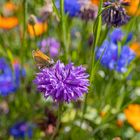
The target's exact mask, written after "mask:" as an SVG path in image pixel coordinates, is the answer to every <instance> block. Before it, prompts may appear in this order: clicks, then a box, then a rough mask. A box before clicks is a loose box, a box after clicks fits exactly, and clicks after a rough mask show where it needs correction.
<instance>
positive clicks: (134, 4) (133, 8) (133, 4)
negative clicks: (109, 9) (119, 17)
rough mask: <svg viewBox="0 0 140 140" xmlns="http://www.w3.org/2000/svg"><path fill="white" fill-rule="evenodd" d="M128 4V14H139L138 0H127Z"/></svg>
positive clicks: (139, 2)
mask: <svg viewBox="0 0 140 140" xmlns="http://www.w3.org/2000/svg"><path fill="white" fill-rule="evenodd" d="M129 3H130V5H129V6H128V7H127V8H126V10H127V13H128V14H129V15H134V16H135V15H136V16H140V8H139V4H140V1H139V0H129Z"/></svg>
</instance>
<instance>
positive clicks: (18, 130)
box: [10, 121, 33, 139]
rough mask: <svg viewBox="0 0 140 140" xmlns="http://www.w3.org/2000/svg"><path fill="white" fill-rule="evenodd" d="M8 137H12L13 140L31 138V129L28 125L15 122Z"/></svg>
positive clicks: (22, 122)
mask: <svg viewBox="0 0 140 140" xmlns="http://www.w3.org/2000/svg"><path fill="white" fill-rule="evenodd" d="M10 135H11V136H13V137H14V138H15V139H19V138H21V139H25V138H28V139H29V138H30V139H31V138H32V135H33V132H32V127H31V125H29V124H28V123H26V122H24V121H21V122H17V123H16V124H14V125H13V126H12V127H11V128H10Z"/></svg>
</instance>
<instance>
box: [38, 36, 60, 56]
mask: <svg viewBox="0 0 140 140" xmlns="http://www.w3.org/2000/svg"><path fill="white" fill-rule="evenodd" d="M38 46H39V47H40V50H41V51H42V52H44V53H46V52H48V53H49V55H50V57H52V58H54V57H57V56H58V55H59V48H60V43H59V42H58V41H57V40H56V39H55V38H51V37H49V38H47V39H43V40H42V41H41V42H39V44H38Z"/></svg>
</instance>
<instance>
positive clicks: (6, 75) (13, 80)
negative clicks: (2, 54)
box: [0, 58, 20, 96]
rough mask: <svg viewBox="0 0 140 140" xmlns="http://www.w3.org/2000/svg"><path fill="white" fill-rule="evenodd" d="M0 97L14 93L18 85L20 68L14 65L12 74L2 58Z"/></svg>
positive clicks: (0, 61)
mask: <svg viewBox="0 0 140 140" xmlns="http://www.w3.org/2000/svg"><path fill="white" fill-rule="evenodd" d="M0 72H1V73H0V95H1V96H7V95H8V94H10V93H12V92H15V91H16V90H17V88H18V87H19V84H20V67H19V66H18V65H16V66H15V65H14V73H13V72H12V69H11V68H10V66H9V65H8V64H7V63H6V61H5V59H4V58H0Z"/></svg>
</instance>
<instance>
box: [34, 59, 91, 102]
mask: <svg viewBox="0 0 140 140" xmlns="http://www.w3.org/2000/svg"><path fill="white" fill-rule="evenodd" d="M88 76H89V75H88V74H87V73H86V72H85V68H83V67H82V66H78V67H74V65H73V63H69V64H68V65H66V66H65V65H64V64H63V63H61V62H60V61H57V62H56V64H55V65H54V66H53V67H51V68H45V69H43V70H41V71H40V72H39V73H37V76H36V78H35V80H34V82H35V84H36V85H37V88H38V90H39V91H40V92H43V93H44V96H45V98H48V97H49V96H50V97H51V98H52V99H53V100H54V101H56V102H70V101H71V100H77V99H78V98H79V97H81V96H82V95H83V93H87V91H88V86H89V80H88V79H87V78H88Z"/></svg>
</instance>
